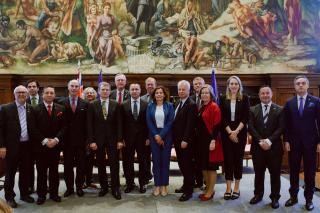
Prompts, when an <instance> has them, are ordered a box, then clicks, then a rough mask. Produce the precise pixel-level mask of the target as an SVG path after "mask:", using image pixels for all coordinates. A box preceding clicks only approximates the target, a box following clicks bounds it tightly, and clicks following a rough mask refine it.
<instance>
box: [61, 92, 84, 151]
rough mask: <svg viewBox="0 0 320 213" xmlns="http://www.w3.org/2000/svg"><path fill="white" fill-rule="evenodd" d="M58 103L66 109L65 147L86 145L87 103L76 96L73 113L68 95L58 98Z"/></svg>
mask: <svg viewBox="0 0 320 213" xmlns="http://www.w3.org/2000/svg"><path fill="white" fill-rule="evenodd" d="M59 103H60V104H61V105H63V106H64V107H65V109H66V122H67V129H66V134H65V141H64V146H65V148H67V147H79V146H80V147H81V146H82V147H84V146H86V145H87V143H86V138H87V113H88V106H89V103H88V102H86V101H85V100H83V99H81V98H78V101H77V108H76V111H75V113H73V112H72V108H71V105H70V100H69V97H65V98H63V99H60V102H59Z"/></svg>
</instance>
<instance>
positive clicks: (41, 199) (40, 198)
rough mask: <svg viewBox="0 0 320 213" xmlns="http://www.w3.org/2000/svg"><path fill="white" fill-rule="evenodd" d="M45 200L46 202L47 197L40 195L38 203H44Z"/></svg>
mask: <svg viewBox="0 0 320 213" xmlns="http://www.w3.org/2000/svg"><path fill="white" fill-rule="evenodd" d="M44 202H46V198H45V197H38V200H37V205H42V204H44Z"/></svg>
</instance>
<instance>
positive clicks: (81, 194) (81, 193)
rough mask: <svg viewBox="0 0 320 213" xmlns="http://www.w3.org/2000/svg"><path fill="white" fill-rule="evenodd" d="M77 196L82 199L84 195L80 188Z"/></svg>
mask: <svg viewBox="0 0 320 213" xmlns="http://www.w3.org/2000/svg"><path fill="white" fill-rule="evenodd" d="M77 195H78V196H79V197H82V196H83V195H84V192H83V190H82V189H81V188H79V189H77Z"/></svg>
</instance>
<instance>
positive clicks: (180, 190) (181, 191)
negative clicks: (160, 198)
mask: <svg viewBox="0 0 320 213" xmlns="http://www.w3.org/2000/svg"><path fill="white" fill-rule="evenodd" d="M183 190H184V189H183V186H181V187H180V188H179V189H176V190H174V193H183Z"/></svg>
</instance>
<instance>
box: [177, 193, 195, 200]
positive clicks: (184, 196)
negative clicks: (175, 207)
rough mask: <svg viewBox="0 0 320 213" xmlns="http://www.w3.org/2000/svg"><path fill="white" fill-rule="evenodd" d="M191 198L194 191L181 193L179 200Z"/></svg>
mask: <svg viewBox="0 0 320 213" xmlns="http://www.w3.org/2000/svg"><path fill="white" fill-rule="evenodd" d="M190 198H192V193H183V194H182V195H181V197H180V198H179V201H181V202H183V201H187V200H189V199H190Z"/></svg>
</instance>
